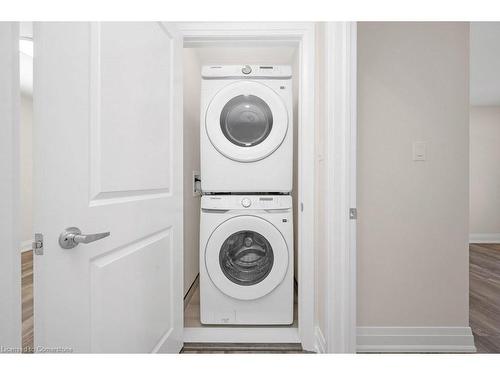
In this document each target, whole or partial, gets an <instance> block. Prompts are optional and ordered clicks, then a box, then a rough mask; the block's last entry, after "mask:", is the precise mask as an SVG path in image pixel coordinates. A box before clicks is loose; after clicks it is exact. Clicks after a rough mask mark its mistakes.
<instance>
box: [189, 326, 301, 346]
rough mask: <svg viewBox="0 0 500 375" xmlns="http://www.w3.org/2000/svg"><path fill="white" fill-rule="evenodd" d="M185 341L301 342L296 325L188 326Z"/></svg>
mask: <svg viewBox="0 0 500 375" xmlns="http://www.w3.org/2000/svg"><path fill="white" fill-rule="evenodd" d="M183 339H184V342H190V343H191V342H204V343H300V337H299V330H298V329H297V328H296V327H214V326H208V327H187V328H184V337H183Z"/></svg>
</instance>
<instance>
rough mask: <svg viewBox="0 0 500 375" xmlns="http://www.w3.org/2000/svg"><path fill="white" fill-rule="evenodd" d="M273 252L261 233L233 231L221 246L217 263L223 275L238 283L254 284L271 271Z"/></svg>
mask: <svg viewBox="0 0 500 375" xmlns="http://www.w3.org/2000/svg"><path fill="white" fill-rule="evenodd" d="M273 263H274V254H273V249H272V247H271V244H270V243H269V241H268V240H266V238H265V237H264V236H262V235H261V234H259V233H257V232H254V231H250V230H244V231H240V232H236V233H233V234H232V235H231V236H229V237H228V238H227V239H226V240H225V241H224V243H223V244H222V246H221V249H220V253H219V264H220V267H221V270H222V272H223V273H224V275H225V276H226V277H227V278H228V279H229V280H231V281H232V282H233V283H236V284H238V285H255V284H258V283H260V282H261V281H262V280H264V279H265V278H266V276H267V275H268V274H269V272H271V269H272V268H273Z"/></svg>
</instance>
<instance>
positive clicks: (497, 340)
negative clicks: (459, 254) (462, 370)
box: [469, 244, 500, 353]
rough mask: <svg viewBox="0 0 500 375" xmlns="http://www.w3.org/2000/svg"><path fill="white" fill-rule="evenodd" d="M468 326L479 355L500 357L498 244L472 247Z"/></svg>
mask: <svg viewBox="0 0 500 375" xmlns="http://www.w3.org/2000/svg"><path fill="white" fill-rule="evenodd" d="M469 249H470V266H469V267H470V271H469V273H470V279H469V280H470V281H469V282H470V288H469V301H470V326H471V328H472V332H473V333H474V341H475V344H476V348H477V351H478V353H500V244H471V245H470V247H469Z"/></svg>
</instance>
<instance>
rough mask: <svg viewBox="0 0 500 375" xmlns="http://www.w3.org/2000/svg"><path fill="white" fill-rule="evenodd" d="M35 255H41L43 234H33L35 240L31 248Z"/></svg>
mask: <svg viewBox="0 0 500 375" xmlns="http://www.w3.org/2000/svg"><path fill="white" fill-rule="evenodd" d="M31 248H32V249H33V253H34V254H35V255H43V234H42V233H35V240H34V241H33V244H32V246H31Z"/></svg>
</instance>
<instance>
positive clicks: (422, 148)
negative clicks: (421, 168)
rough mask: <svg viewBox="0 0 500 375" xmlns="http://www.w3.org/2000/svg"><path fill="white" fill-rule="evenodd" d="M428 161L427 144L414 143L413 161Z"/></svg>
mask: <svg viewBox="0 0 500 375" xmlns="http://www.w3.org/2000/svg"><path fill="white" fill-rule="evenodd" d="M426 159H427V142H413V160H414V161H425V160H426Z"/></svg>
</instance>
